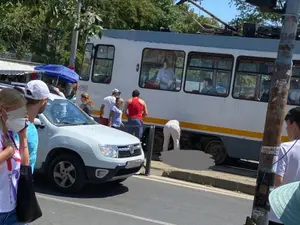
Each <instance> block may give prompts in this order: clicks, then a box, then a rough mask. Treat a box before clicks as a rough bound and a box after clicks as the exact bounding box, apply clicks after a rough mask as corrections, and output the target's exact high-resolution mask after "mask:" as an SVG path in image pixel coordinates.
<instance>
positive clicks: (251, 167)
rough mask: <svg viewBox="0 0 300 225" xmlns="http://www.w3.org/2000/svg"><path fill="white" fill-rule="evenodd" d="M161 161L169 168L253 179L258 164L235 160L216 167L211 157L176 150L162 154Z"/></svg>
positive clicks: (197, 151)
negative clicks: (215, 172)
mask: <svg viewBox="0 0 300 225" xmlns="http://www.w3.org/2000/svg"><path fill="white" fill-rule="evenodd" d="M161 161H162V162H163V163H165V164H168V165H170V166H173V167H176V168H180V169H187V170H196V171H199V170H213V171H218V172H223V173H228V174H235V175H240V176H246V177H253V178H255V177H256V175H257V172H256V171H257V168H258V162H254V161H245V160H237V161H234V162H233V163H230V164H227V165H222V166H221V165H218V166H216V165H215V163H214V160H213V159H212V156H211V155H209V154H206V153H204V152H202V151H199V150H178V151H174V150H171V151H168V152H162V155H161Z"/></svg>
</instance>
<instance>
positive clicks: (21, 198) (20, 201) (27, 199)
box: [16, 165, 43, 223]
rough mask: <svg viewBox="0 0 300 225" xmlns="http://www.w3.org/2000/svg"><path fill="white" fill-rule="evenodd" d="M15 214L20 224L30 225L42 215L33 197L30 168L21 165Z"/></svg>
mask: <svg viewBox="0 0 300 225" xmlns="http://www.w3.org/2000/svg"><path fill="white" fill-rule="evenodd" d="M16 212H17V220H18V222H20V223H31V222H33V221H35V220H36V219H38V218H40V217H41V216H42V215H43V213H42V210H41V208H40V205H39V203H38V201H37V198H36V195H35V191H34V185H33V177H32V169H31V167H30V166H26V165H21V168H20V177H19V182H18V192H17V208H16Z"/></svg>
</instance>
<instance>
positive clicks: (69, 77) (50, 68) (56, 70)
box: [35, 64, 79, 83]
mask: <svg viewBox="0 0 300 225" xmlns="http://www.w3.org/2000/svg"><path fill="white" fill-rule="evenodd" d="M35 70H40V71H43V72H44V73H45V74H46V75H49V76H54V77H59V78H61V79H63V80H66V81H68V82H70V83H76V82H77V81H78V80H79V75H78V74H77V73H76V72H75V71H73V70H71V69H69V68H68V67H65V66H62V65H53V64H49V65H42V66H36V67H35Z"/></svg>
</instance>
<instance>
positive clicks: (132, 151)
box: [118, 144, 142, 158]
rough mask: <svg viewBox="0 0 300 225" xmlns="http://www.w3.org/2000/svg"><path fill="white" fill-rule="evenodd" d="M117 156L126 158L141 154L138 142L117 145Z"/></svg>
mask: <svg viewBox="0 0 300 225" xmlns="http://www.w3.org/2000/svg"><path fill="white" fill-rule="evenodd" d="M118 150H119V156H118V158H128V157H133V156H138V155H141V154H142V149H141V145H140V144H134V145H125V146H118Z"/></svg>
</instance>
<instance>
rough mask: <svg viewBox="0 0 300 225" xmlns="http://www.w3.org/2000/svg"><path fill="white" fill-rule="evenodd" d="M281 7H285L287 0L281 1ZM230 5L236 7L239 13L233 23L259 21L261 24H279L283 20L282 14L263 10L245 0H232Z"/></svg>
mask: <svg viewBox="0 0 300 225" xmlns="http://www.w3.org/2000/svg"><path fill="white" fill-rule="evenodd" d="M280 2H281V4H280V5H279V7H281V8H282V7H283V4H284V2H285V0H281V1H280ZM230 5H232V6H234V7H236V9H237V11H238V12H239V14H238V15H237V18H235V19H234V20H233V21H232V23H235V22H237V21H238V22H239V23H241V24H242V23H245V22H248V23H257V24H260V25H268V24H275V25H279V24H280V21H281V15H280V14H278V13H267V12H263V11H262V10H261V9H260V8H259V7H256V6H253V5H250V4H249V3H246V1H245V0H230Z"/></svg>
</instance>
